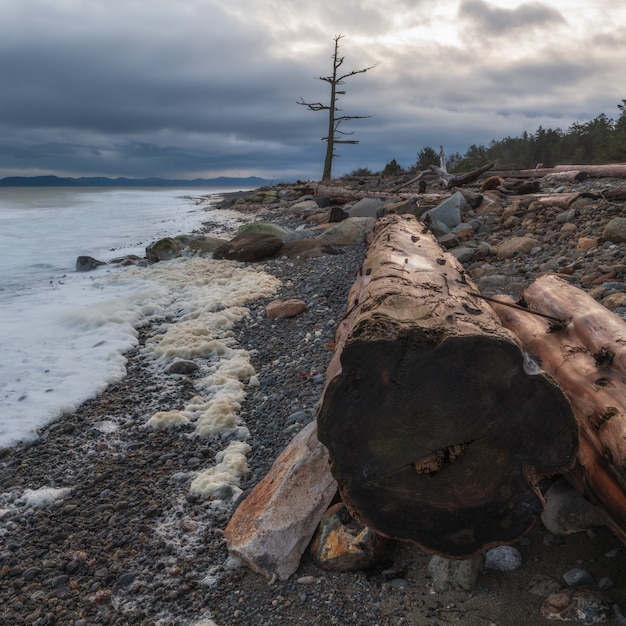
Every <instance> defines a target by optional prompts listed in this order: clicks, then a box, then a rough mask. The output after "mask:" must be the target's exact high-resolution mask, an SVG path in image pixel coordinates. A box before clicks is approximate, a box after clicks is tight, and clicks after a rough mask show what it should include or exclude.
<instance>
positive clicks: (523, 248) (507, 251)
mask: <svg viewBox="0 0 626 626" xmlns="http://www.w3.org/2000/svg"><path fill="white" fill-rule="evenodd" d="M538 245H539V242H538V241H537V240H536V239H534V238H533V237H511V239H508V240H506V241H503V242H502V243H501V244H500V245H499V246H498V247H497V248H496V255H497V256H498V258H499V259H510V258H512V257H514V256H515V255H516V254H519V253H523V254H528V253H529V252H530V251H531V250H532V249H533V248H534V247H535V246H538Z"/></svg>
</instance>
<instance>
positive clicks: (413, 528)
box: [318, 330, 577, 558]
mask: <svg viewBox="0 0 626 626" xmlns="http://www.w3.org/2000/svg"><path fill="white" fill-rule="evenodd" d="M428 341H430V342H431V345H430V346H428V345H427V342H428ZM425 343H426V345H425ZM318 437H319V439H320V441H321V442H322V443H323V444H324V445H325V446H326V447H327V448H328V450H329V455H330V459H331V469H332V472H333V474H334V476H335V478H336V479H337V482H338V484H339V487H340V490H341V494H342V497H343V499H344V502H345V503H346V505H347V506H348V508H349V510H350V512H351V514H352V515H353V516H354V517H355V518H356V519H358V520H360V521H361V522H362V523H364V524H365V525H367V526H369V527H370V528H372V529H373V530H375V531H376V532H378V533H380V534H382V535H385V536H389V537H394V538H397V539H404V540H409V541H413V542H415V543H417V544H418V545H420V546H421V547H422V548H424V549H426V550H427V551H430V552H435V553H438V554H442V555H445V556H448V557H457V558H463V557H467V556H470V555H471V554H474V553H476V552H478V551H480V550H483V549H484V548H486V547H488V546H490V545H494V544H496V543H507V542H509V543H510V542H512V541H515V540H516V539H518V538H519V537H521V536H523V535H524V534H525V533H526V532H527V531H528V530H529V529H530V527H531V526H532V525H533V523H534V521H535V519H536V517H537V515H538V514H539V513H540V512H541V509H542V498H541V495H540V494H539V492H538V490H537V488H536V479H537V477H543V476H548V475H552V474H555V473H558V472H561V471H564V470H565V469H567V468H569V467H570V466H571V464H572V463H573V461H574V459H575V456H576V451H577V428H576V423H575V421H574V419H573V416H572V413H571V409H570V407H569V404H568V403H567V401H566V400H565V398H564V397H563V395H562V394H561V393H560V390H559V389H558V387H556V386H555V385H554V383H553V381H552V380H551V379H548V378H547V377H545V376H544V375H542V374H539V375H528V374H527V373H526V371H525V369H524V359H523V355H522V352H521V350H520V349H519V348H518V347H517V346H516V345H515V344H514V343H511V342H509V341H506V340H502V339H500V338H497V337H490V336H487V335H474V336H460V337H449V338H447V339H445V340H444V341H443V342H441V343H438V342H434V341H433V338H432V337H430V339H428V338H425V337H424V335H423V334H422V333H421V332H419V331H417V330H412V331H411V332H409V333H407V334H404V335H401V336H398V337H397V339H395V340H384V341H371V340H370V341H366V342H363V341H348V342H347V344H346V345H345V347H344V348H343V351H342V354H341V373H340V374H339V375H338V376H336V377H334V378H333V379H332V380H331V381H330V382H329V384H328V386H327V389H326V391H325V394H324V399H323V402H322V404H321V406H320V409H319V411H318Z"/></svg>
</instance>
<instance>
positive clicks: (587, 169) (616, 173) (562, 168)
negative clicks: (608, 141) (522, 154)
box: [489, 163, 626, 180]
mask: <svg viewBox="0 0 626 626" xmlns="http://www.w3.org/2000/svg"><path fill="white" fill-rule="evenodd" d="M565 172H573V173H574V174H573V175H574V177H575V176H576V174H580V173H583V176H584V177H591V178H605V177H609V178H610V177H613V178H626V163H607V164H606V165H556V166H555V167H536V168H534V169H528V170H494V171H492V172H490V173H489V174H490V175H492V176H502V178H508V177H514V178H542V177H543V176H547V175H548V174H560V173H565ZM579 180H580V178H579Z"/></svg>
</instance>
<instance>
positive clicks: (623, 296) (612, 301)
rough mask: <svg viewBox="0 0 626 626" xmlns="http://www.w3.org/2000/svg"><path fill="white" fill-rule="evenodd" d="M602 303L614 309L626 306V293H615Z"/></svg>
mask: <svg viewBox="0 0 626 626" xmlns="http://www.w3.org/2000/svg"><path fill="white" fill-rule="evenodd" d="M602 304H603V305H604V306H605V307H606V308H607V309H611V310H612V311H613V310H615V309H618V308H619V307H624V306H626V293H614V294H611V295H610V296H607V297H606V298H604V300H602Z"/></svg>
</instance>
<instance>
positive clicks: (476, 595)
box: [0, 198, 626, 626]
mask: <svg viewBox="0 0 626 626" xmlns="http://www.w3.org/2000/svg"><path fill="white" fill-rule="evenodd" d="M228 201H229V199H228V198H227V199H226V203H228ZM229 206H230V205H228V206H226V205H224V208H229ZM214 208H219V207H214ZM248 210H249V211H250V213H253V214H254V215H255V216H256V217H258V218H259V219H261V220H264V221H276V222H278V223H286V222H289V221H290V223H292V224H293V223H296V222H297V219H296V218H294V217H293V216H292V215H290V214H289V213H288V211H287V209H286V208H285V207H282V206H275V207H272V205H268V206H267V207H265V208H264V207H260V208H259V207H257V208H250V209H247V208H245V207H244V208H243V211H244V213H245V212H246V211H248ZM207 228H210V224H209V226H207ZM343 250H344V253H343V254H341V255H336V256H335V255H332V256H331V255H324V256H321V257H316V258H312V259H307V260H305V261H298V262H296V261H289V260H284V259H275V260H269V261H263V262H260V263H258V264H254V265H253V267H255V268H258V270H259V271H265V272H268V273H270V274H273V275H274V276H277V277H278V278H279V279H280V280H281V282H282V286H281V287H279V289H278V292H277V293H276V294H275V295H274V296H272V297H271V298H264V299H261V300H256V301H254V302H252V303H249V304H248V305H247V308H248V309H249V310H250V314H249V316H248V317H246V318H244V319H243V320H241V321H240V322H238V323H237V324H236V325H235V327H234V329H233V336H234V338H235V339H236V342H237V345H238V346H239V347H240V348H242V349H244V350H248V351H250V352H251V354H252V363H253V365H254V368H255V370H256V373H257V376H258V379H259V381H260V385H259V387H252V388H249V389H248V390H247V391H248V394H247V397H246V398H245V400H244V401H243V402H242V406H241V412H240V415H241V418H242V420H243V422H244V424H245V426H246V427H247V428H248V429H249V431H250V437H249V439H248V443H250V444H251V446H252V449H251V451H250V453H249V454H248V466H249V468H250V471H249V473H248V474H247V475H246V476H244V477H243V479H242V480H241V485H240V486H241V488H242V489H243V490H244V491H245V490H247V489H250V488H251V487H252V486H254V484H256V483H257V482H258V481H259V480H260V479H261V478H262V477H263V476H264V475H265V473H266V472H267V470H268V469H269V467H270V466H271V464H272V462H273V460H274V459H275V458H276V457H277V456H278V454H280V452H282V450H283V449H284V447H285V446H286V445H287V443H288V442H289V441H290V440H291V438H292V437H293V435H294V434H295V432H297V431H298V430H299V429H300V428H301V427H302V426H303V425H304V424H305V423H307V422H308V421H310V420H311V419H313V417H314V411H315V408H316V404H317V401H318V400H319V395H320V393H321V390H322V387H323V383H324V371H325V367H326V365H327V363H328V361H329V360H330V357H331V354H332V353H331V352H330V351H329V350H328V349H327V348H326V345H325V344H326V343H329V342H332V341H333V340H334V331H335V327H336V325H337V323H338V322H339V321H340V320H341V318H342V317H343V314H344V312H345V302H346V295H347V291H348V289H349V288H350V287H351V285H352V283H353V280H354V275H355V272H356V270H357V269H358V268H359V267H360V263H361V260H362V256H363V254H364V251H365V247H364V246H356V247H351V248H344V249H343ZM608 253H609V251H608V250H607V251H606V254H608ZM598 254H599V255H600V256H601V255H602V254H603V253H602V252H600V251H599V252H598ZM524 262H525V261H524V259H518V260H513V261H511V262H510V264H508V263H505V262H499V261H495V262H494V261H492V265H493V268H492V269H493V273H492V274H491V276H493V275H496V276H506V275H507V274H506V272H509V274H508V275H509V276H519V277H520V278H521V279H523V280H527V279H528V278H529V276H526V275H525V274H524V275H522V274H521V272H520V271H519V268H523V267H524ZM594 262H596V263H599V261H594ZM479 269H483V268H482V265H481V267H479V266H476V267H474V268H470V270H469V271H470V273H471V272H472V271H473V272H474V273H479V272H478V270H479ZM485 271H486V270H485ZM528 273H529V274H532V272H531V271H529V272H528ZM484 275H487V273H486V274H484ZM287 297H298V298H301V299H303V300H305V301H306V302H307V304H308V305H309V308H308V311H307V312H306V313H305V314H303V315H301V316H298V317H296V318H291V319H285V320H271V319H268V318H267V317H265V315H264V307H265V305H266V304H267V302H268V301H269V300H272V299H277V298H287ZM157 326H158V324H156V325H146V326H144V327H141V328H139V345H138V346H137V347H136V348H133V349H132V350H131V351H130V352H128V353H127V354H126V358H127V365H126V367H127V374H126V376H125V378H124V379H123V380H121V381H120V382H119V383H115V384H112V385H110V386H109V387H108V388H107V389H106V390H105V391H104V392H103V393H101V394H100V395H99V396H98V397H96V398H93V399H91V400H88V401H86V402H85V403H84V404H82V405H81V406H80V407H79V408H78V409H77V411H76V412H75V413H73V414H72V415H69V416H65V417H64V418H63V419H61V420H58V421H56V422H54V423H53V424H50V425H49V426H47V427H46V428H44V429H42V432H41V435H40V437H39V439H38V440H36V441H34V442H31V443H28V444H18V445H17V446H16V447H14V448H8V449H5V450H2V451H0V493H1V495H2V500H1V501H0V568H1V569H0V579H1V580H2V585H1V588H0V606H1V607H2V608H0V626H2V625H3V624H6V625H8V624H11V625H12V624H40V625H48V624H60V625H66V624H68V625H71V626H92V625H93V626H99V625H111V624H119V625H125V624H141V625H142V626H157V625H158V626H175V625H176V626H201V625H203V626H210V625H212V624H217V625H218V626H230V625H233V626H237V625H241V626H244V625H248V624H263V625H267V626H274V625H279V624H281V625H282V624H293V625H295V624H304V625H306V624H322V625H324V626H326V625H329V624H341V625H346V626H363V625H368V626H369V625H372V626H374V625H375V624H379V625H380V626H392V625H393V626H395V625H397V624H411V625H413V624H414V625H416V626H421V625H424V626H426V625H428V626H431V625H433V624H439V625H443V624H447V623H458V624H464V625H468V626H484V625H485V624H490V623H493V624H497V625H498V626H518V625H519V624H522V623H532V624H544V625H546V624H550V623H552V622H550V621H549V620H545V619H543V618H541V616H540V607H541V604H542V602H543V601H544V599H545V597H546V596H547V595H549V594H550V593H552V591H553V590H556V589H559V588H561V587H562V586H563V585H562V583H559V581H560V579H561V576H562V575H563V573H564V572H565V571H567V570H569V569H571V568H574V567H582V568H584V569H586V570H588V571H589V572H590V573H591V574H592V575H593V576H594V578H595V580H596V581H600V580H601V579H603V578H609V579H611V580H612V582H613V583H614V588H613V589H610V590H608V591H607V595H608V596H609V597H610V598H611V601H612V602H613V603H616V604H618V605H620V606H622V607H626V590H625V583H626V572H624V569H623V567H622V565H621V563H620V562H621V561H622V560H623V557H624V554H625V549H624V547H623V546H622V545H621V544H620V542H619V541H618V540H617V539H616V538H615V537H614V536H613V535H612V533H610V531H608V530H607V529H606V528H604V527H600V528H595V529H593V530H590V531H588V532H583V533H578V534H576V535H571V536H567V537H556V536H554V535H551V534H550V533H549V532H548V531H547V530H546V529H544V528H543V527H542V526H541V524H540V523H538V524H537V525H536V526H535V527H534V529H533V530H532V531H531V533H530V534H529V535H528V536H527V537H526V538H525V539H524V540H522V541H521V542H519V544H516V547H517V548H518V550H519V551H520V552H521V554H522V557H523V562H524V565H523V567H522V568H521V569H520V570H518V571H515V572H508V573H503V572H497V571H495V570H486V571H485V572H484V573H483V575H481V577H480V578H479V581H478V584H477V587H476V589H474V590H473V591H472V592H471V593H467V592H445V593H434V591H433V590H432V586H431V583H430V579H429V575H428V562H429V560H430V556H429V555H426V554H424V553H422V552H420V551H419V550H418V549H417V548H415V547H414V546H412V545H411V544H401V543H393V544H392V547H391V548H390V551H389V558H388V560H386V561H385V562H383V563H381V564H380V565H379V566H377V567H376V568H374V569H373V570H370V571H366V572H329V571H322V570H320V569H318V568H317V567H316V566H315V565H314V564H313V562H312V561H311V559H310V557H309V556H308V554H305V555H304V557H303V559H302V562H301V565H300V568H299V570H298V572H297V574H296V575H294V576H293V577H291V578H290V579H289V580H288V581H285V582H278V583H275V584H274V585H271V586H270V585H268V583H267V581H266V580H265V579H264V578H262V577H260V576H259V575H257V574H254V573H252V572H250V571H249V570H247V569H246V568H240V567H239V568H238V567H235V565H234V564H233V563H232V561H231V560H229V558H228V553H227V550H226V545H225V542H224V539H223V537H222V534H223V529H224V527H225V526H226V523H227V522H228V520H229V518H230V515H231V512H232V505H220V504H219V503H216V504H211V502H210V501H208V500H205V499H203V498H201V497H199V496H196V495H194V494H191V493H190V492H189V485H190V483H191V481H192V480H193V478H194V477H195V476H196V475H197V473H198V472H199V471H201V470H202V469H203V468H205V467H207V466H211V465H214V464H215V460H216V456H217V455H218V454H219V452H220V451H222V450H223V449H224V448H225V447H226V446H227V445H228V441H227V440H225V439H223V438H222V437H220V436H219V435H213V436H210V437H207V438H200V437H197V436H195V435H194V434H193V426H191V425H187V426H182V427H180V428H178V429H171V430H164V429H159V430H150V429H147V428H145V426H144V425H145V422H146V421H147V418H148V417H149V416H150V415H152V414H153V413H154V412H155V411H166V410H175V409H181V408H182V407H183V406H184V405H185V403H186V402H187V401H188V400H189V398H190V397H191V396H192V395H193V394H194V393H195V389H194V386H193V374H190V375H188V376H182V377H181V376H179V377H175V376H174V377H172V376H170V377H168V376H163V375H161V374H159V373H157V372H156V371H155V369H154V368H153V367H152V366H151V364H150V363H149V362H148V359H147V357H146V356H145V354H143V353H142V347H143V345H144V344H145V341H146V340H147V339H149V338H150V337H151V336H152V334H154V332H156V327H157ZM40 487H50V488H54V489H66V488H67V489H71V491H70V492H69V493H67V495H65V496H64V497H63V498H61V499H58V500H55V501H54V502H51V503H49V504H47V505H43V506H39V507H29V506H27V505H26V504H25V500H24V494H25V492H26V490H27V489H38V488H40ZM41 495H42V497H43V495H44V494H41ZM594 588H597V582H596V584H595V587H594ZM606 623H609V624H610V623H617V622H616V621H615V619H614V618H609V620H608V621H607V622H606Z"/></svg>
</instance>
